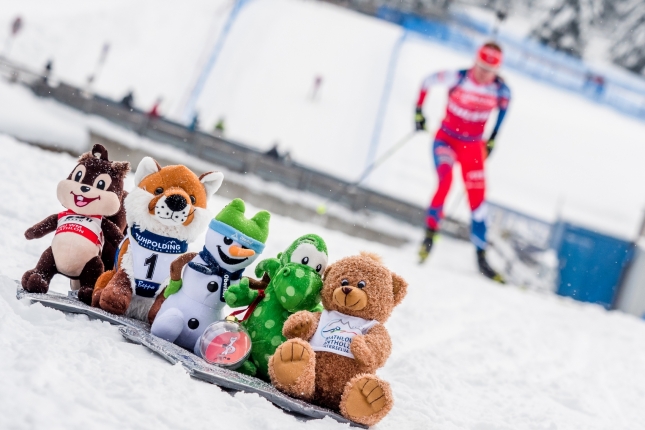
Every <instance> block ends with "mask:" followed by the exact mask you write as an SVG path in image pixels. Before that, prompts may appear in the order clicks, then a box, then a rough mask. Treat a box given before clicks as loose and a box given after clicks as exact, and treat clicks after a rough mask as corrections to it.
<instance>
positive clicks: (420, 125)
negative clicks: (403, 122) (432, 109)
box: [414, 106, 426, 131]
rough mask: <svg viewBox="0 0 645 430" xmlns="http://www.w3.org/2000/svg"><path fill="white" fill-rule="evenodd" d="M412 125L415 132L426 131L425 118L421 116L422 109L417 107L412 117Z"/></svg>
mask: <svg viewBox="0 0 645 430" xmlns="http://www.w3.org/2000/svg"><path fill="white" fill-rule="evenodd" d="M414 123H415V127H416V129H417V131H421V130H425V129H426V117H425V116H423V109H422V108H421V106H417V110H416V114H415V115H414Z"/></svg>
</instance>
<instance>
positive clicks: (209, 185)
mask: <svg viewBox="0 0 645 430" xmlns="http://www.w3.org/2000/svg"><path fill="white" fill-rule="evenodd" d="M199 182H201V183H202V184H204V188H206V195H207V196H209V197H210V196H212V195H213V194H215V193H216V192H217V190H219V187H221V186H222V182H224V174H223V173H222V172H208V173H204V174H203V175H202V176H200V177H199Z"/></svg>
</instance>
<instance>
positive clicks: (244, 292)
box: [224, 234, 327, 380]
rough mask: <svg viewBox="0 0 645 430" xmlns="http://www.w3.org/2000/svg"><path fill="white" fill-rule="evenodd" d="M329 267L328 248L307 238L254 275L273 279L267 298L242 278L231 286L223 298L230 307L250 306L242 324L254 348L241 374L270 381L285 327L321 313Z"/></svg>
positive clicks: (262, 264) (311, 236)
mask: <svg viewBox="0 0 645 430" xmlns="http://www.w3.org/2000/svg"><path fill="white" fill-rule="evenodd" d="M326 267H327V246H326V245H325V242H324V241H323V239H322V238H321V237H319V236H316V235H314V234H308V235H305V236H302V237H300V238H298V239H297V240H296V241H294V242H293V243H292V244H291V245H290V246H289V248H287V250H286V251H284V252H282V253H280V254H278V256H277V258H269V259H266V260H263V261H261V262H260V263H259V264H258V265H257V267H256V269H255V274H256V276H258V277H264V279H267V277H268V278H269V279H270V281H269V282H268V284H267V285H266V287H265V289H264V297H261V294H260V293H259V292H258V291H257V290H252V289H251V288H249V279H248V278H243V279H242V281H241V282H240V283H239V284H238V285H234V286H231V287H230V288H229V289H228V291H227V292H226V293H225V295H224V298H225V300H226V303H227V304H228V305H229V306H230V307H240V306H249V310H248V311H247V315H246V316H245V320H244V321H243V322H242V324H243V325H244V326H245V327H246V329H247V331H248V332H249V335H250V336H251V341H252V342H253V346H252V349H251V356H250V357H249V359H248V360H247V361H246V362H245V363H244V365H243V366H242V367H241V368H240V369H239V370H240V371H241V372H243V373H246V374H249V375H253V376H258V377H260V378H263V379H265V380H268V379H269V374H268V363H269V358H270V357H271V355H273V353H274V352H275V350H276V348H277V347H278V346H280V345H281V344H282V343H283V342H284V341H285V340H286V338H285V337H284V336H283V335H282V326H283V325H284V322H285V321H286V320H287V318H289V316H290V315H291V314H293V313H294V312H297V311H301V310H311V311H315V310H318V308H319V306H320V289H321V288H322V274H323V273H324V271H325V269H326Z"/></svg>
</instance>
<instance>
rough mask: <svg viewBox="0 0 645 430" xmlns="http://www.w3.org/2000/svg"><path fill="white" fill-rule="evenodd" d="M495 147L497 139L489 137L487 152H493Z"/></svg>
mask: <svg viewBox="0 0 645 430" xmlns="http://www.w3.org/2000/svg"><path fill="white" fill-rule="evenodd" d="M493 148H495V139H488V141H487V142H486V154H487V155H490V153H491V152H493Z"/></svg>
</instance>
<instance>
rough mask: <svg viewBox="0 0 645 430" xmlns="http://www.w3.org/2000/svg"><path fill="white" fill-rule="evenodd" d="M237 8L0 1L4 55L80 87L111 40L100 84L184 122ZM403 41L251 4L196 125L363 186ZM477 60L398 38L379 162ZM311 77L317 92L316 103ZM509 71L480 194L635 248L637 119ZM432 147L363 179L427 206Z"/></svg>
mask: <svg viewBox="0 0 645 430" xmlns="http://www.w3.org/2000/svg"><path fill="white" fill-rule="evenodd" d="M231 5H232V2H231V1H230V0H193V1H189V2H182V3H178V2H176V1H173V0H159V1H151V0H140V1H137V2H131V1H125V0H114V1H109V2H108V1H105V0H104V1H95V2H85V1H82V0H64V1H60V2H55V3H53V2H43V1H42V0H5V2H3V7H2V9H0V28H2V27H3V26H4V27H5V28H6V27H7V26H8V25H9V23H10V22H11V20H12V19H13V18H14V17H15V16H16V15H17V14H21V15H22V17H23V20H24V22H25V25H24V29H23V31H22V32H21V33H20V34H19V35H18V37H17V38H16V40H15V42H14V43H13V46H12V50H11V55H10V58H11V59H12V60H15V61H19V62H22V63H25V64H27V65H29V66H31V67H35V68H42V67H43V65H44V64H45V62H46V60H47V59H48V58H53V59H54V71H53V74H54V75H55V76H57V77H59V78H64V79H66V80H70V81H71V82H73V83H76V84H77V85H80V86H84V85H85V82H86V78H87V76H88V75H90V74H91V73H92V71H93V69H94V65H95V63H96V61H97V59H98V56H99V52H100V49H101V47H102V46H103V44H104V43H105V42H106V41H109V42H110V44H111V45H110V46H111V48H110V53H109V54H108V58H107V61H106V63H105V67H104V68H103V71H102V72H101V74H100V76H99V77H98V78H97V80H96V83H95V86H94V89H95V90H96V91H97V92H98V93H100V94H106V95H108V96H111V97H113V98H120V97H122V96H123V95H124V94H125V93H126V91H127V90H128V89H130V88H133V89H134V90H135V105H137V106H140V107H142V108H144V109H147V108H149V107H150V106H151V105H152V103H153V101H154V100H155V98H156V97H157V96H158V95H160V94H161V95H163V96H164V102H163V104H162V112H163V113H164V114H169V115H171V116H174V117H175V118H178V117H179V115H180V114H181V112H182V111H183V105H184V102H185V97H186V95H187V93H188V91H189V89H190V88H191V87H192V85H193V82H194V80H195V78H196V75H197V74H198V73H199V71H201V69H202V67H203V65H204V64H205V62H206V59H207V58H208V55H209V53H210V52H211V50H212V48H213V46H214V45H215V42H216V40H217V36H218V34H219V31H220V29H221V28H222V26H223V23H224V22H225V20H226V17H227V14H228V13H229V11H230V8H231ZM401 34H402V30H401V29H400V28H399V27H397V26H394V25H391V24H389V23H386V22H383V21H378V20H376V19H372V18H369V17H366V16H363V15H359V14H356V13H353V12H351V11H348V10H345V9H341V8H337V7H333V6H331V5H329V4H324V3H319V2H305V1H296V0H262V1H250V2H249V3H248V5H247V6H245V7H244V8H243V9H242V11H241V12H240V14H239V16H238V18H237V20H236V21H235V22H234V24H233V27H232V29H231V32H230V34H229V37H228V39H227V41H226V43H225V45H224V48H223V50H222V52H221V55H220V57H219V59H218V61H217V63H216V64H215V66H214V68H213V70H212V72H211V74H210V75H209V79H208V80H207V82H206V85H205V87H204V90H203V92H202V94H201V97H200V99H199V100H198V104H197V108H198V110H199V112H200V120H201V124H203V128H204V129H209V130H210V129H212V126H213V124H214V123H215V121H216V120H217V119H218V118H220V117H224V118H225V120H226V127H227V135H228V136H229V137H231V138H233V139H237V140H239V141H241V142H245V143H249V144H252V145H255V146H256V147H258V148H261V149H268V148H269V147H271V146H272V144H273V143H274V142H279V144H280V148H281V149H282V150H285V149H289V150H290V151H291V155H292V156H293V158H294V159H295V160H297V161H300V162H304V163H306V164H308V165H311V166H313V167H316V168H319V169H323V170H326V171H329V172H330V173H333V174H335V175H339V176H342V177H344V178H347V179H350V180H354V179H357V178H358V177H359V176H360V173H361V172H362V170H363V168H364V166H365V162H366V157H367V153H368V148H369V144H370V140H371V137H372V131H373V128H374V125H375V121H376V114H377V109H378V103H379V100H380V98H381V92H382V90H383V86H384V82H385V77H386V70H387V64H388V61H389V58H390V53H391V49H392V47H393V46H394V45H395V43H396V41H397V40H398V39H399V37H400V36H401ZM4 37H6V35H2V34H0V46H2V45H3V43H4V39H3V38H4ZM471 62H472V59H471V58H469V57H468V56H464V55H463V54H458V53H455V52H453V51H450V50H448V49H446V48H444V47H442V46H440V45H437V44H434V43H431V42H428V41H425V40H422V39H419V38H415V37H412V38H410V40H409V41H407V42H405V43H404V45H403V49H402V51H401V53H400V57H399V63H398V66H397V68H396V73H395V78H394V85H393V88H392V93H391V96H390V100H389V104H388V107H387V114H386V117H385V121H384V123H383V129H382V134H381V138H380V144H379V147H378V151H377V156H378V155H380V154H382V153H384V152H385V151H386V150H387V148H388V147H389V146H390V145H392V144H394V143H395V142H396V141H398V140H399V139H400V138H401V137H402V136H404V135H406V134H407V133H408V132H409V131H410V130H411V128H412V126H413V122H412V121H413V108H414V103H415V101H416V97H417V92H418V88H419V85H420V83H421V80H422V79H423V77H424V76H425V75H427V74H429V73H431V72H433V71H435V70H439V69H445V68H448V69H455V68H463V67H468V66H469V65H470V64H471ZM317 75H320V76H322V77H323V82H322V86H321V88H320V93H319V97H318V99H317V100H315V101H311V100H310V99H309V94H310V91H311V88H312V85H313V82H314V79H315V76H317ZM503 75H504V77H505V78H506V79H507V81H508V83H509V85H510V87H511V89H512V91H513V100H512V102H511V107H510V110H509V114H508V117H507V119H506V121H505V124H504V126H503V129H502V131H501V133H500V135H499V137H498V139H497V147H496V149H495V153H494V155H493V157H492V158H491V160H490V163H489V166H488V182H489V187H488V189H489V193H488V198H489V199H491V200H492V201H495V202H498V203H502V204H504V205H507V206H510V207H513V208H515V209H519V210H521V211H524V212H527V213H530V214H532V215H535V216H538V217H541V218H544V219H547V220H553V219H555V218H556V217H557V216H558V215H561V216H564V217H565V218H568V219H570V220H574V221H577V222H581V223H583V224H586V225H588V226H590V227H593V228H597V229H599V230H601V231H606V232H608V233H611V234H616V235H619V236H622V237H625V238H628V239H630V238H633V237H634V235H635V234H636V232H637V230H638V226H639V225H640V221H641V218H642V209H643V207H645V195H643V194H642V193H640V194H638V193H633V192H632V191H631V190H632V189H633V187H634V186H635V184H641V183H643V182H644V181H645V170H643V169H642V168H641V165H640V160H642V159H643V158H644V157H645V146H643V145H642V139H640V140H639V139H638V136H643V135H645V124H643V123H641V122H638V121H636V120H634V119H631V118H627V117H624V116H621V115H620V114H618V113H617V112H615V111H613V110H612V109H611V108H608V107H604V106H600V105H595V104H590V103H589V102H588V100H587V99H585V98H583V97H579V96H577V95H575V94H570V93H566V92H562V91H559V90H557V89H555V88H553V87H549V86H546V85H545V84H542V83H538V82H535V81H532V80H530V79H528V78H526V77H524V76H523V75H520V74H517V73H515V72H512V71H503ZM445 97H446V91H445V89H438V88H437V89H432V92H431V95H430V100H429V101H428V102H427V103H426V114H427V116H428V118H429V126H430V127H429V128H430V129H431V130H434V129H436V127H437V126H438V124H439V121H440V119H441V117H442V115H443V109H444V103H445ZM430 140H431V135H430V134H427V133H420V134H419V135H418V136H417V137H415V138H414V140H413V141H412V142H410V143H409V144H408V145H407V146H406V147H404V148H403V149H402V150H401V151H399V152H398V153H397V154H396V155H395V156H393V157H392V158H391V160H389V161H388V162H387V163H385V164H384V165H383V166H382V167H381V168H379V169H378V170H377V171H375V172H374V173H373V175H372V177H371V178H370V180H369V181H368V182H367V184H368V185H369V186H371V187H373V188H375V189H378V190H380V191H385V192H387V193H392V194H394V195H396V196H399V197H401V198H403V199H406V200H409V201H411V202H414V203H417V204H420V205H425V204H427V202H428V200H429V198H430V194H431V192H432V190H433V189H434V187H435V186H436V175H435V173H434V167H433V163H432V160H431V159H430V156H429V144H430ZM456 173H458V172H456ZM455 178H459V175H456V176H455ZM454 185H455V188H454V190H453V192H452V193H451V196H450V197H449V199H448V201H447V208H448V210H449V212H453V215H455V213H454V212H456V215H457V216H459V217H461V218H464V219H466V218H467V217H468V210H467V206H466V202H465V199H461V198H460V194H461V193H462V191H461V190H462V189H463V187H462V185H461V181H460V180H455V184H454Z"/></svg>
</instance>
